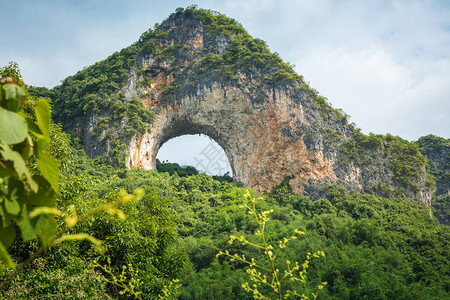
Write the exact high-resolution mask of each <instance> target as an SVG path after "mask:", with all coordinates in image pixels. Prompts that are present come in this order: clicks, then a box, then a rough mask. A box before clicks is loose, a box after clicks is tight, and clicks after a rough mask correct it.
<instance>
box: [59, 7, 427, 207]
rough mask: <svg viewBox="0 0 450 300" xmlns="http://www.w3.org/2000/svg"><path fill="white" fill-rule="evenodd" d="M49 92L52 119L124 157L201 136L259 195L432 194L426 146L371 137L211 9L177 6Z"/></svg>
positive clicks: (96, 149)
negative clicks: (281, 189)
mask: <svg viewBox="0 0 450 300" xmlns="http://www.w3.org/2000/svg"><path fill="white" fill-rule="evenodd" d="M52 93H53V94H54V99H53V102H54V106H53V108H54V111H53V115H54V119H55V121H56V122H59V123H61V124H63V126H64V129H65V130H66V131H67V132H69V133H70V134H72V135H73V136H75V137H77V138H78V139H79V140H80V141H81V143H82V144H83V145H84V148H85V150H86V153H87V154H88V155H90V156H92V157H94V156H99V157H103V159H105V160H109V161H112V162H113V163H115V164H125V165H126V166H128V167H131V168H133V167H139V168H144V169H149V168H153V169H154V168H155V167H156V154H157V152H158V150H159V148H160V147H161V145H162V144H163V143H164V142H166V141H167V140H169V139H171V138H173V137H176V136H180V135H183V134H195V133H203V134H206V135H208V136H210V137H211V138H213V139H214V140H215V141H216V142H217V143H218V144H219V145H221V146H222V148H223V149H224V150H225V153H226V154H227V156H228V159H229V161H230V165H231V167H232V170H233V175H234V179H235V180H237V181H240V182H242V183H243V184H244V185H245V186H251V187H254V188H255V189H257V190H259V191H263V190H265V191H269V190H270V189H272V188H273V187H274V186H276V185H277V184H279V183H280V182H281V181H282V180H283V179H285V178H291V181H290V182H291V185H292V186H293V189H294V191H296V192H301V193H305V194H308V195H310V196H311V197H312V198H316V199H317V198H320V197H321V195H323V192H324V190H325V189H326V188H327V186H329V185H330V184H332V185H334V184H337V185H340V186H345V187H346V188H348V189H355V190H358V191H362V192H367V193H374V194H378V195H382V196H387V197H390V196H405V197H409V198H413V199H415V200H417V201H419V202H421V203H423V204H425V205H430V201H431V197H432V194H433V191H434V181H433V179H432V178H431V176H430V175H429V173H428V171H427V169H428V168H429V167H428V165H427V162H426V159H425V158H424V157H423V156H422V155H421V154H420V152H419V149H418V147H417V145H415V144H414V143H410V142H408V141H406V140H403V139H401V138H399V137H394V136H391V135H387V136H382V135H375V134H370V135H368V136H367V135H364V134H362V133H361V132H360V130H359V129H357V128H356V127H355V125H354V124H349V123H348V120H347V119H348V116H347V115H346V114H345V113H344V112H342V111H341V110H339V109H334V108H333V107H332V106H331V105H330V104H329V103H328V101H327V99H326V98H324V97H322V96H320V95H319V94H318V92H317V91H316V90H314V89H312V88H311V87H309V85H308V84H307V83H306V82H305V80H304V79H303V77H302V76H300V75H298V74H296V73H295V71H294V70H293V69H292V67H291V66H290V65H289V64H287V63H285V62H283V61H282V60H281V58H280V57H279V56H278V54H276V53H271V52H270V50H269V49H268V47H267V45H266V44H265V42H264V41H262V40H260V39H256V38H253V37H251V36H250V35H249V34H248V33H247V32H246V31H245V29H244V28H243V27H242V25H240V24H239V23H238V22H236V21H235V20H233V19H231V18H228V17H226V16H224V15H222V14H220V13H216V12H213V11H209V10H204V9H198V8H196V7H188V8H186V9H177V11H176V12H175V13H173V14H171V15H170V16H169V17H168V18H167V19H166V20H165V21H163V22H162V23H161V24H160V25H158V24H157V25H155V27H154V28H153V29H150V30H148V31H147V32H145V33H144V34H142V36H141V38H140V39H139V41H138V42H136V43H134V44H133V45H131V46H129V47H127V48H125V49H123V50H121V51H119V52H116V53H114V54H113V55H111V56H110V57H108V58H107V59H105V60H104V61H101V62H97V63H96V64H94V65H92V66H90V67H87V68H86V69H84V70H82V71H80V72H78V73H77V74H75V75H73V76H70V77H68V78H66V79H65V80H63V82H62V84H61V85H60V86H58V87H56V88H54V89H53V90H52Z"/></svg>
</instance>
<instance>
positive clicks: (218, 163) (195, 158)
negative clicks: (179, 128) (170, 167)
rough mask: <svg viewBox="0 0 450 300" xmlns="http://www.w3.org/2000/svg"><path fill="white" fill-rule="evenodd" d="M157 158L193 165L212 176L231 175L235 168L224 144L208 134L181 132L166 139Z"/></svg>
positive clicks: (181, 164) (182, 164)
mask: <svg viewBox="0 0 450 300" xmlns="http://www.w3.org/2000/svg"><path fill="white" fill-rule="evenodd" d="M156 158H157V159H158V160H159V161H160V162H169V163H177V164H179V165H180V166H193V167H194V168H196V169H197V170H198V171H200V172H202V173H205V174H207V175H211V176H214V175H216V176H223V175H229V176H231V177H233V170H232V167H231V164H230V161H229V159H228V156H227V154H226V153H225V150H224V149H223V147H222V146H220V145H219V144H218V143H217V142H216V141H215V140H214V139H212V138H211V137H210V136H208V135H206V134H181V135H178V136H176V137H171V138H170V139H168V140H166V141H164V142H162V143H161V145H160V146H159V149H158V151H157V154H156Z"/></svg>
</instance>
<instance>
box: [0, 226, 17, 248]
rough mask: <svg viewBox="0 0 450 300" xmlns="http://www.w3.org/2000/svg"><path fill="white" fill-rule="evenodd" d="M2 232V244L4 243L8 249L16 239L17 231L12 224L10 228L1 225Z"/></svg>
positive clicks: (0, 240)
mask: <svg viewBox="0 0 450 300" xmlns="http://www.w3.org/2000/svg"><path fill="white" fill-rule="evenodd" d="M0 231H1V232H2V234H1V235H0V243H3V245H4V246H5V248H6V249H8V247H9V246H11V245H12V243H13V242H14V239H15V238H16V229H15V228H14V225H13V224H12V223H10V224H9V226H6V227H3V226H1V225H0Z"/></svg>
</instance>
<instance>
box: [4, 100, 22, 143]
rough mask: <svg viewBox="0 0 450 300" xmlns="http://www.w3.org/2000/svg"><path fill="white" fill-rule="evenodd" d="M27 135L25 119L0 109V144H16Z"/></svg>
mask: <svg viewBox="0 0 450 300" xmlns="http://www.w3.org/2000/svg"><path fill="white" fill-rule="evenodd" d="M27 135H28V132H27V123H26V122H25V119H24V118H22V117H21V116H19V115H18V114H16V113H15V112H12V111H9V110H6V109H4V108H1V107H0V142H3V143H5V144H8V145H10V144H17V143H20V142H21V141H23V140H24V139H25V138H26V137H27Z"/></svg>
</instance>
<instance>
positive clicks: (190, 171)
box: [156, 159, 198, 177]
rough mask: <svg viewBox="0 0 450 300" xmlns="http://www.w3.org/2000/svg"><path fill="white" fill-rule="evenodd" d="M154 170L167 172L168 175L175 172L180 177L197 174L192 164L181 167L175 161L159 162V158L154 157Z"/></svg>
mask: <svg viewBox="0 0 450 300" xmlns="http://www.w3.org/2000/svg"><path fill="white" fill-rule="evenodd" d="M156 170H158V172H162V173H164V172H167V173H169V174H170V175H174V174H175V173H176V174H178V176H181V177H183V176H190V175H197V174H198V170H197V169H196V168H194V167H192V166H184V167H181V166H180V165H179V164H177V163H169V162H160V161H159V159H156Z"/></svg>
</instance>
